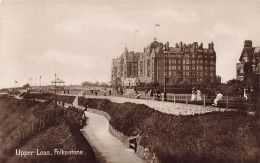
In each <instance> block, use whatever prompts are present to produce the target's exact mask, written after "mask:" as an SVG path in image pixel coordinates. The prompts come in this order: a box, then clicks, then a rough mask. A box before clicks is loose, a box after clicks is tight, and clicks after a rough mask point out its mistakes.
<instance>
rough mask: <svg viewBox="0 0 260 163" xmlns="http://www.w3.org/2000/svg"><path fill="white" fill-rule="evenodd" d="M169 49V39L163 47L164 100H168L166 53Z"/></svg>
mask: <svg viewBox="0 0 260 163" xmlns="http://www.w3.org/2000/svg"><path fill="white" fill-rule="evenodd" d="M167 51H169V42H168V41H167V43H166V44H165V46H164V49H163V53H164V54H163V56H164V57H163V60H164V89H163V95H164V100H165V101H166V100H167V95H166V93H167V88H166V79H167V77H166V55H167Z"/></svg>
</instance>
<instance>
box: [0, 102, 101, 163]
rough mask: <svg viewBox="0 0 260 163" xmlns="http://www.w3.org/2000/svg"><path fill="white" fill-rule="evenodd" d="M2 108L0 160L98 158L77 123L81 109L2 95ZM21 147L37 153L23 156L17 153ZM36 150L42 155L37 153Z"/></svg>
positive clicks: (39, 160)
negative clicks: (75, 153)
mask: <svg viewBox="0 0 260 163" xmlns="http://www.w3.org/2000/svg"><path fill="white" fill-rule="evenodd" d="M0 110H1V116H0V129H1V130H0V141H1V146H0V154H1V157H0V162H71V161H73V162H85V161H86V160H88V162H95V161H96V160H95V155H94V152H93V150H92V148H91V147H90V145H89V143H88V142H87V141H86V140H85V138H84V137H83V136H82V134H81V133H80V131H79V129H80V127H79V125H78V124H77V120H78V119H79V117H80V116H81V115H82V111H78V110H72V109H71V108H68V109H65V108H61V107H59V106H56V105H55V104H54V103H53V102H44V103H40V102H35V101H32V100H16V99H12V98H7V97H0ZM16 149H17V150H16ZM19 149H20V150H21V151H33V152H34V153H33V154H32V155H27V156H25V157H21V156H20V155H18V154H19ZM55 149H57V150H58V151H59V150H63V151H69V150H75V151H82V153H80V154H77V155H67V154H59V153H58V152H54V150H55ZM37 150H38V154H40V155H37ZM40 151H42V153H41V152H40ZM44 151H49V152H44ZM16 152H17V153H16ZM45 154H52V155H47V156H46V155H45Z"/></svg>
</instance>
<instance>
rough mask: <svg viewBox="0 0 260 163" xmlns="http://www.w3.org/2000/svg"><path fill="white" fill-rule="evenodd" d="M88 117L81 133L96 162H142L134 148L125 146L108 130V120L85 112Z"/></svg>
mask: <svg viewBox="0 0 260 163" xmlns="http://www.w3.org/2000/svg"><path fill="white" fill-rule="evenodd" d="M85 115H86V116H87V117H88V120H87V123H86V125H85V127H84V128H83V129H81V131H82V134H83V135H84V136H85V138H86V139H87V140H88V142H89V143H90V145H91V147H92V148H93V150H94V152H95V155H96V159H97V161H98V162H102V163H103V162H107V163H139V162H144V161H143V160H142V159H141V158H139V157H138V156H137V155H136V154H135V152H134V150H132V149H129V148H127V147H126V146H125V145H124V144H123V143H122V142H120V141H119V140H118V139H117V138H116V137H114V136H113V135H111V134H110V132H109V122H108V121H107V119H106V118H105V117H104V116H102V115H98V114H94V113H89V112H85Z"/></svg>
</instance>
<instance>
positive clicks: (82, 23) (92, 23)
mask: <svg viewBox="0 0 260 163" xmlns="http://www.w3.org/2000/svg"><path fill="white" fill-rule="evenodd" d="M0 14H1V26H0V27H1V33H0V43H1V45H0V48H1V51H0V52H1V53H0V88H3V87H13V86H22V85H24V84H26V83H28V82H29V78H30V77H32V78H33V79H34V82H33V83H34V84H35V81H36V84H37V85H39V78H40V76H42V85H45V84H50V82H51V80H53V79H54V74H55V73H57V75H58V77H60V78H61V79H63V80H65V82H66V84H80V83H81V82H83V81H96V80H97V81H100V82H101V81H102V82H108V81H110V75H111V59H112V58H117V57H119V56H120V55H121V54H122V53H123V50H124V48H125V46H127V47H128V49H129V50H133V42H134V31H135V30H138V31H139V32H138V33H136V43H135V51H143V48H144V47H145V46H147V45H148V44H149V43H151V42H152V41H153V38H154V27H155V26H154V25H155V24H160V27H158V28H157V39H158V41H160V42H163V43H166V41H169V42H170V46H174V45H175V43H177V42H180V41H182V42H184V43H186V44H188V43H192V42H199V43H200V42H203V44H204V47H207V45H208V43H209V42H211V41H213V42H214V44H215V51H216V54H217V64H216V65H217V75H220V76H221V77H222V78H223V79H224V81H227V80H230V79H232V78H235V76H236V63H237V62H238V59H239V56H240V54H241V51H242V48H243V42H244V40H246V39H248V40H252V41H253V46H260V37H259V36H260V1H259V0H237V1H227V0H223V1H217V0H215V1H212V0H208V1H206V0H200V1H197V0H196V1H195V0H184V1H183V0H175V1H174V0H171V1H170V0H169V1H167V0H164V1H159V0H157V1H155V0H147V1H146V0H123V1H122V0H121V1H119V0H106V1H105V0H2V2H1V13H0ZM15 80H17V81H18V84H17V85H15V84H14V81H15Z"/></svg>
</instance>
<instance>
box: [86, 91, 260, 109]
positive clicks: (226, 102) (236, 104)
mask: <svg viewBox="0 0 260 163" xmlns="http://www.w3.org/2000/svg"><path fill="white" fill-rule="evenodd" d="M138 93H140V97H139V98H140V99H146V100H157V101H168V102H173V103H184V104H194V105H203V106H209V105H210V106H211V105H212V104H213V101H214V99H215V97H216V96H209V95H206V94H201V100H199V101H197V100H196V101H192V100H191V96H192V95H191V94H173V93H167V97H166V99H164V94H163V93H161V94H160V96H157V95H156V94H153V95H151V94H150V93H147V94H146V93H145V92H143V91H138ZM84 94H86V95H97V96H116V97H125V98H136V93H135V92H134V91H132V92H123V93H120V92H117V91H115V90H112V91H111V92H110V91H93V92H92V93H91V92H90V91H85V92H84ZM257 101H259V99H251V100H245V99H244V98H243V97H234V96H223V98H222V99H221V100H220V101H219V102H218V107H221V108H227V109H228V108H233V109H243V110H256V109H257Z"/></svg>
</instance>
